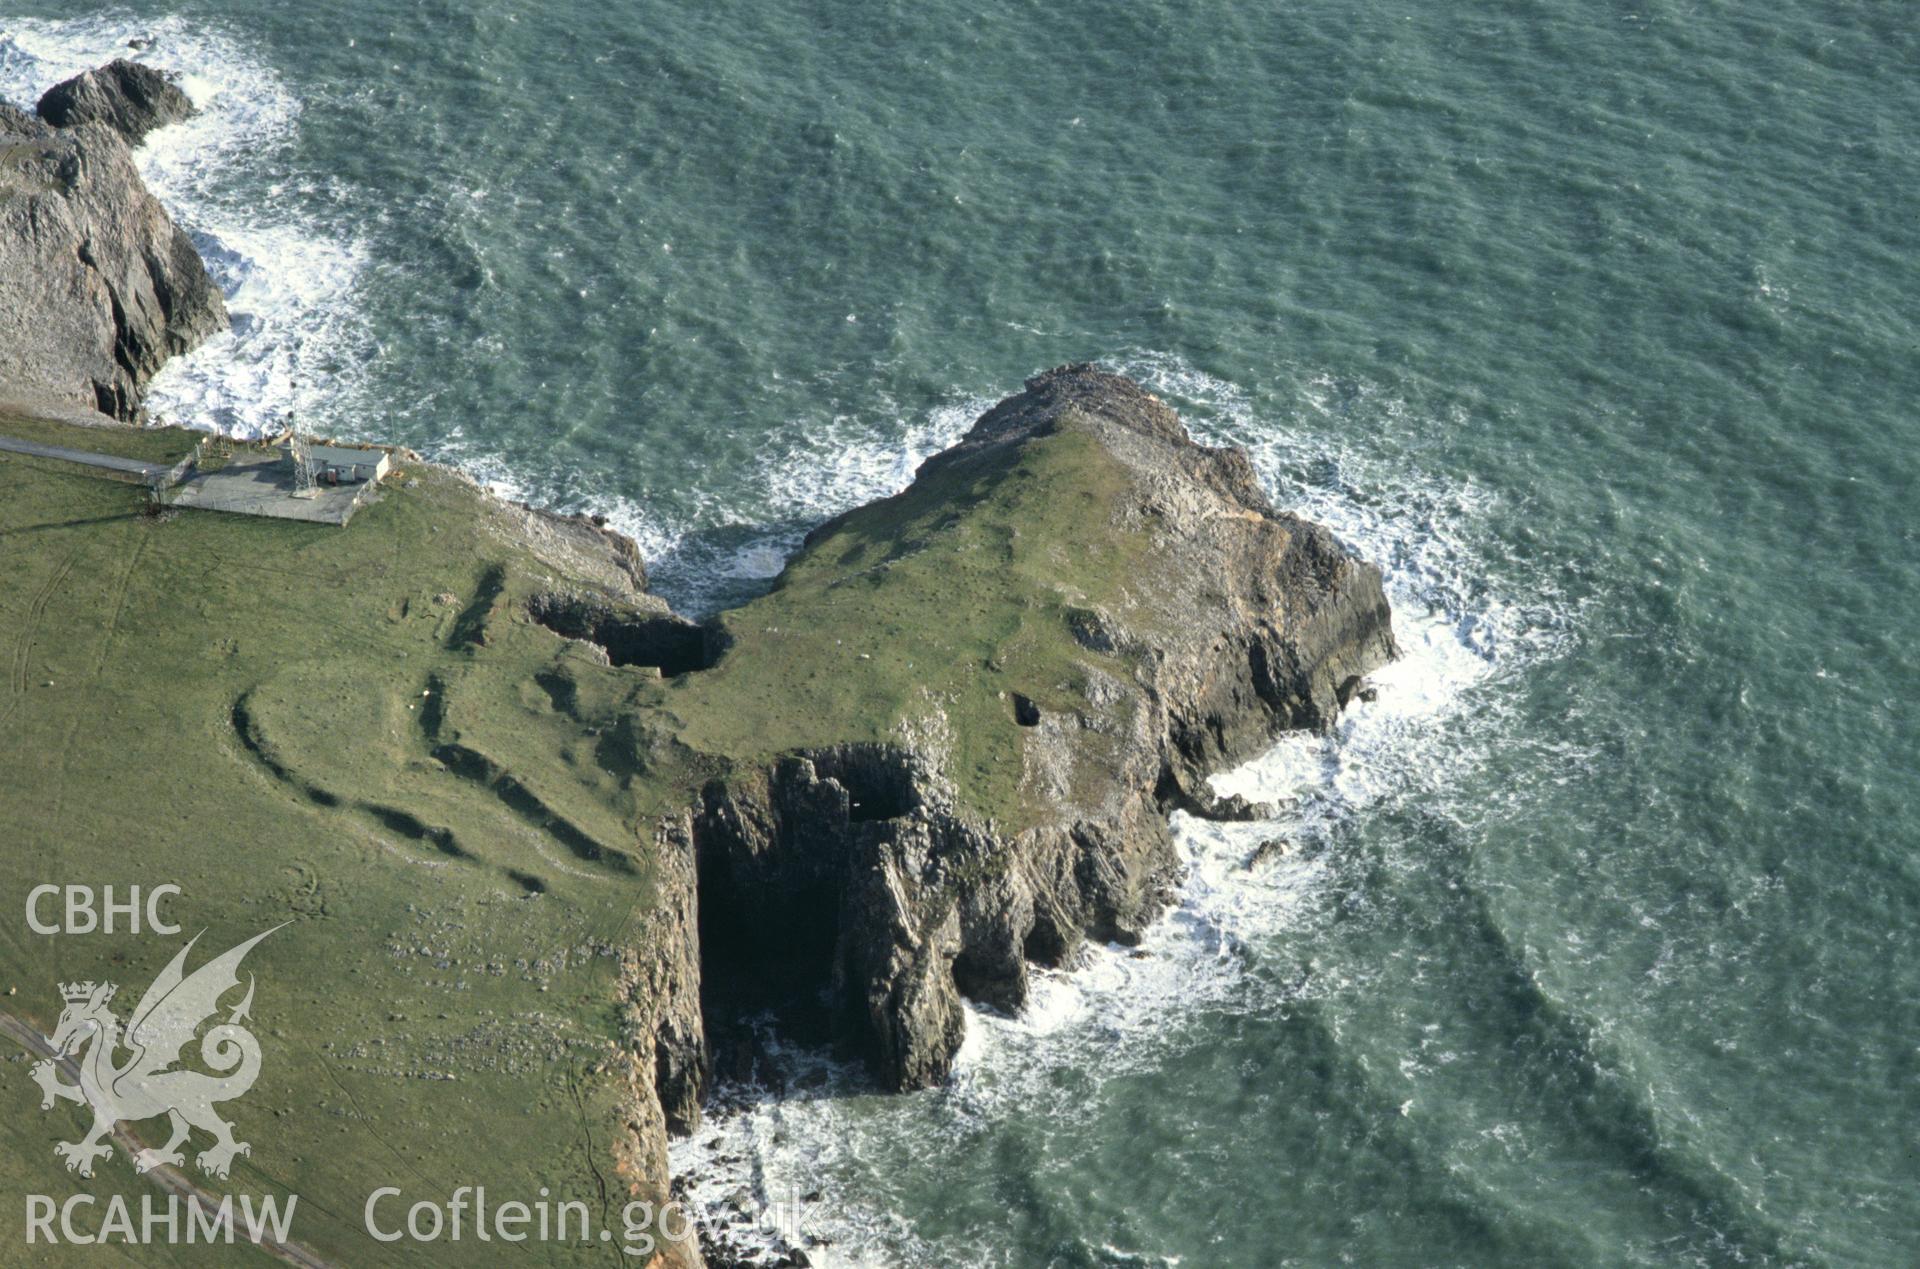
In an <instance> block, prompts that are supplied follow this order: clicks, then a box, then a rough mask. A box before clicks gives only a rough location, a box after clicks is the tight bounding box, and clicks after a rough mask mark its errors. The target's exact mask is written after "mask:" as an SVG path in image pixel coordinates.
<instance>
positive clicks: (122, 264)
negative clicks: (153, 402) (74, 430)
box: [0, 62, 227, 421]
mask: <svg viewBox="0 0 1920 1269" xmlns="http://www.w3.org/2000/svg"><path fill="white" fill-rule="evenodd" d="M191 112H192V105H191V104H190V103H189V102H188V101H187V99H186V96H185V95H184V94H183V93H181V91H180V90H179V89H178V88H177V87H176V86H174V85H173V84H172V83H171V82H169V81H168V80H167V79H166V78H165V77H163V76H162V75H160V74H159V72H157V71H154V70H151V69H150V68H147V67H144V66H138V65H135V64H133V63H129V62H114V63H112V64H111V65H109V66H106V67H104V68H102V69H100V70H98V71H89V72H87V73H86V74H84V75H80V76H78V77H76V78H74V79H72V80H68V81H67V82H66V83H63V84H60V85H58V86H57V87H55V88H53V89H51V90H50V91H48V92H47V94H46V95H45V96H44V97H42V98H41V100H40V103H39V115H38V116H37V117H36V116H34V115H30V114H28V113H26V112H25V111H23V110H20V109H17V108H15V107H13V106H9V105H7V104H5V103H0V279H4V282H3V283H0V394H4V397H3V398H0V399H6V400H10V401H13V402H15V403H19V404H22V405H44V406H50V407H55V408H59V407H67V408H73V407H79V408H91V409H94V410H97V411H99V412H100V413H101V414H104V415H107V416H109V417H111V418H115V419H120V420H123V421H133V420H135V419H137V418H139V417H140V399H141V392H142V390H143V389H144V388H145V387H146V385H147V383H148V381H149V380H151V379H152V378H153V376H154V374H155V373H157V372H158V371H159V369H160V367H161V365H162V364H163V363H164V362H165V361H166V359H167V358H168V357H172V356H177V355H178V354H180V353H183V352H186V351H188V350H190V349H192V348H194V347H196V346H197V345H199V344H200V343H201V342H202V341H203V340H205V339H207V338H208V337H209V336H211V335H214V334H216V333H218V332H219V331H222V330H224V329H225V328H226V324H227V311H226V304H225V302H224V301H223V300H222V298H221V295H220V288H219V287H217V286H216V285H214V283H213V280H212V279H211V278H210V277H208V275H207V270H206V266H205V264H204V263H203V262H202V261H201V259H200V255H199V253H198V252H197V251H195V250H194V247H193V243H192V241H191V240H189V239H188V237H187V235H186V233H185V232H184V231H183V230H182V229H180V227H179V226H178V225H176V224H174V222H173V219H172V217H170V216H169V215H168V214H167V211H166V209H165V208H164V207H162V206H161V205H160V203H159V201H158V200H157V199H155V198H154V197H153V195H152V194H151V193H149V192H148V191H147V188H146V186H145V184H144V183H143V182H142V181H141V180H140V175H139V172H138V171H137V170H136V169H135V167H134V163H133V156H132V153H131V151H130V149H129V147H130V146H132V145H137V144H139V143H140V141H141V140H143V139H144V138H145V137H146V135H147V134H148V133H149V132H150V131H152V130H153V129H154V128H157V127H160V126H163V125H164V124H167V123H170V122H175V121H177V120H179V119H183V118H185V117H187V115H188V114H190V113H191Z"/></svg>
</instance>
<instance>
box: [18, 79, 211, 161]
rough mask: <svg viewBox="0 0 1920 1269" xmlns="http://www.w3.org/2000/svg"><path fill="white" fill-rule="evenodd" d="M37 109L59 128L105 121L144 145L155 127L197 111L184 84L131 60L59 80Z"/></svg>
mask: <svg viewBox="0 0 1920 1269" xmlns="http://www.w3.org/2000/svg"><path fill="white" fill-rule="evenodd" d="M36 109H37V110H38V111H39V114H40V117H41V118H42V119H45V120H46V121H47V122H48V123H50V124H52V125H53V126H54V127H56V128H71V127H75V126H77V125H79V124H83V123H104V124H106V125H107V126H108V127H109V128H112V129H113V130H114V131H115V132H117V133H119V134H120V137H121V139H122V140H124V141H125V142H126V143H127V144H128V145H139V144H140V143H141V142H142V141H144V140H146V139H147V134H148V133H149V132H152V131H153V130H154V129H155V128H164V127H165V126H166V125H168V124H170V123H178V122H180V121H181V120H182V119H187V118H191V117H192V115H193V103H192V102H191V101H189V100H187V95H186V94H185V93H184V92H181V91H180V88H179V85H177V84H175V83H174V82H173V81H172V80H170V79H168V78H167V77H166V76H165V75H163V74H161V73H160V72H159V71H157V70H155V69H153V68H152V67H151V66H142V65H141V64H140V63H138V62H129V61H126V60H125V59H121V60H119V61H113V62H109V63H107V64H106V65H105V66H102V67H101V68H100V69H99V70H90V71H84V72H82V73H81V74H78V75H75V76H74V77H73V78H72V79H69V80H67V81H65V82H64V83H59V84H55V85H54V86H53V87H52V88H49V89H48V90H47V91H46V93H45V95H43V96H42V97H41V98H40V104H39V106H38V107H36Z"/></svg>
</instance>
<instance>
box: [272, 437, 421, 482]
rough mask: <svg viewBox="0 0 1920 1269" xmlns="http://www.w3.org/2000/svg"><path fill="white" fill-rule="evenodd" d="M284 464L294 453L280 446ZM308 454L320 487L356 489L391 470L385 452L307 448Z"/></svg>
mask: <svg viewBox="0 0 1920 1269" xmlns="http://www.w3.org/2000/svg"><path fill="white" fill-rule="evenodd" d="M281 452H282V453H284V454H286V456H287V461H288V462H289V463H291V462H292V461H293V450H292V448H291V447H289V446H282V447H281ZM307 454H308V457H309V458H310V460H311V461H312V463H313V480H314V483H315V484H319V485H359V484H365V483H366V482H368V481H375V480H379V479H380V478H381V477H382V476H385V475H386V474H387V470H388V469H389V468H390V467H392V466H393V455H391V454H389V453H388V452H387V451H386V450H384V449H352V448H348V447H346V446H342V445H310V446H308V447H307Z"/></svg>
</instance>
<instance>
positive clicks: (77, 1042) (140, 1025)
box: [33, 925, 282, 1180]
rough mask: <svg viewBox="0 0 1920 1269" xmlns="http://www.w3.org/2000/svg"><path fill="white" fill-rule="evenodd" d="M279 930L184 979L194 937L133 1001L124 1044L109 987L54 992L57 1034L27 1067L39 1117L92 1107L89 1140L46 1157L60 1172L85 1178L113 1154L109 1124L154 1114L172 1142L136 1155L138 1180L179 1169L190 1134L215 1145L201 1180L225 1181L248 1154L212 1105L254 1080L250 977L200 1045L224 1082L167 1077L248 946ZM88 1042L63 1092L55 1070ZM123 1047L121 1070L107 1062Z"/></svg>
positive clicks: (256, 1063)
mask: <svg viewBox="0 0 1920 1269" xmlns="http://www.w3.org/2000/svg"><path fill="white" fill-rule="evenodd" d="M280 928H282V927H281V926H278V925H276V926H274V927H273V930H267V931H265V932H263V933H260V934H256V935H254V936H253V937H252V938H250V939H248V940H247V941H246V942H244V943H242V944H240V945H239V946H238V947H235V948H232V949H231V950H229V951H227V952H224V953H222V954H221V955H219V956H216V957H214V958H213V959H212V960H210V961H208V962H207V963H206V964H205V965H202V966H201V967H200V968H199V969H196V970H195V971H193V973H192V974H191V975H183V974H182V968H183V967H184V966H185V964H186V961H187V953H188V952H189V951H191V950H192V948H193V945H194V944H195V943H196V942H198V941H199V938H200V936H199V935H197V934H196V935H194V937H193V938H191V939H189V940H187V945H186V946H185V947H183V948H181V949H180V950H179V952H178V953H176V954H175V955H174V958H173V960H171V961H170V962H168V964H167V967H166V968H165V969H163V970H161V971H160V975H159V977H157V978H155V979H154V980H153V985H152V986H151V987H149V988H147V994H146V995H144V996H142V997H141V998H140V1004H139V1005H138V1006H137V1007H136V1008H135V1009H134V1011H133V1017H132V1018H131V1019H130V1020H129V1021H128V1023H127V1029H126V1035H125V1038H124V1039H122V1037H121V1032H120V1023H119V1021H118V1020H117V1019H116V1018H115V1017H114V1016H113V1014H112V1012H111V1011H110V1010H109V1009H108V1008H107V1002H108V1001H110V1000H112V999H113V993H114V992H115V991H117V990H118V988H117V987H115V986H114V984H112V983H99V984H95V983H91V982H85V983H62V984H61V985H60V994H61V995H62V996H63V997H65V999H66V1002H67V1007H66V1008H65V1009H64V1010H62V1011H61V1014H60V1025H59V1026H58V1027H56V1028H55V1029H54V1032H53V1034H52V1035H51V1036H49V1037H48V1038H47V1043H48V1044H49V1045H50V1046H51V1047H52V1049H53V1054H54V1056H53V1057H51V1058H47V1059H44V1060H42V1061H40V1062H37V1063H35V1064H34V1066H33V1080H34V1082H35V1083H36V1084H38V1085H40V1090H41V1093H42V1100H41V1102H40V1109H41V1110H50V1109H52V1108H53V1103H54V1099H56V1098H59V1099H61V1100H64V1101H70V1102H81V1103H84V1104H86V1105H88V1106H91V1107H92V1108H93V1127H92V1129H91V1130H89V1131H88V1133H87V1135H86V1136H84V1137H82V1138H81V1139H80V1140H79V1141H72V1142H68V1141H63V1142H61V1143H59V1144H58V1145H56V1146H54V1148H53V1150H54V1153H55V1154H57V1155H59V1156H61V1157H62V1158H64V1159H65V1160H66V1161H67V1171H69V1172H77V1173H79V1174H80V1175H81V1176H83V1177H90V1176H92V1175H93V1163H94V1160H96V1159H99V1158H102V1157H104V1156H106V1155H109V1154H112V1153H113V1147H112V1146H110V1145H108V1144H107V1141H106V1139H107V1137H108V1136H109V1135H110V1134H111V1133H112V1132H113V1129H114V1125H115V1124H118V1123H120V1122H121V1121H122V1120H129V1121H138V1120H142V1119H150V1118H152V1117H153V1116H155V1115H161V1114H164V1115H166V1116H167V1118H168V1120H169V1121H170V1123H171V1124H172V1133H173V1135H172V1136H171V1137H170V1138H169V1139H168V1141H167V1144H166V1145H164V1146H162V1147H160V1148H159V1149H158V1150H154V1149H147V1150H142V1151H140V1152H139V1153H138V1154H137V1155H135V1156H134V1160H133V1166H134V1168H135V1170H136V1171H140V1172H147V1171H150V1170H152V1169H153V1168H156V1167H159V1166H160V1165H161V1164H173V1165H176V1166H177V1165H179V1164H180V1163H181V1162H182V1156H181V1154H180V1145H181V1143H182V1142H184V1141H186V1139H187V1136H188V1134H189V1131H190V1130H191V1129H193V1128H199V1129H201V1130H202V1131H204V1132H210V1133H212V1134H213V1136H214V1138H215V1140H214V1144H213V1145H212V1146H211V1147H210V1148H208V1149H207V1150H205V1151H203V1152H202V1153H201V1154H200V1155H199V1157H198V1158H196V1159H195V1160H194V1162H195V1163H196V1164H197V1165H198V1166H199V1168H200V1170H201V1171H202V1172H206V1173H208V1174H210V1175H212V1176H216V1177H219V1178H220V1179H221V1180H225V1179H226V1177H227V1170H228V1169H229V1168H231V1167H232V1166H233V1160H234V1157H235V1156H236V1155H243V1154H251V1153H252V1149H251V1147H249V1146H248V1145H247V1143H246V1142H244V1141H235V1140H234V1139H233V1125H232V1124H229V1123H227V1122H226V1121H224V1120H222V1119H221V1118H220V1116H219V1115H218V1114H216V1113H215V1112H214V1108H213V1107H214V1103H215V1102H225V1101H232V1100H233V1099H234V1098H236V1097H239V1096H240V1095H241V1094H243V1093H245V1092H246V1091H247V1090H248V1089H249V1088H252V1087H253V1082H254V1080H256V1079H258V1078H259V1076H260V1042H259V1041H258V1040H256V1039H254V1038H253V1033H252V1032H251V1031H249V1030H247V1029H246V1028H245V1027H243V1026H241V1025H239V1024H240V1022H241V1020H242V1019H244V1018H245V1017H246V1016H247V1010H248V1009H249V1008H251V1007H252V1005H253V976H252V975H251V974H249V975H248V976H247V994H246V997H245V998H244V999H242V1000H241V1001H240V1003H239V1004H237V1005H235V1006H234V1007H233V1011H232V1012H231V1013H230V1014H228V1015H227V1020H226V1022H225V1023H223V1024H221V1025H220V1026H216V1027H214V1028H212V1029H211V1030H210V1031H208V1032H207V1034H206V1035H205V1036H204V1037H202V1038H201V1041H200V1059H201V1060H202V1061H203V1062H205V1063H206V1064H207V1065H208V1066H209V1067H211V1068H212V1069H213V1070H215V1071H217V1072H221V1073H220V1074H217V1075H205V1074H202V1073H201V1072H199V1071H192V1070H181V1069H174V1064H175V1063H177V1062H178V1061H179V1060H180V1050H181V1049H182V1048H183V1047H184V1046H185V1045H186V1043H187V1041H189V1040H191V1039H193V1036H194V1033H195V1032H196V1031H198V1030H199V1029H200V1024H201V1023H203V1022H205V1021H206V1020H207V1019H208V1018H210V1017H212V1016H213V1015H214V1013H215V1012H217V1011H218V1009H219V1006H220V997H221V996H223V995H225V994H226V993H227V992H228V991H231V990H232V989H233V988H235V987H238V986H239V985H240V978H239V973H238V971H239V968H240V962H241V960H242V959H243V958H244V957H245V956H246V954H247V953H248V952H249V951H251V950H252V949H253V945H254V944H255V943H258V942H259V941H260V940H261V939H263V938H265V937H267V935H268V934H272V933H273V931H274V930H278V929H280ZM88 1041H92V1045H93V1047H92V1048H91V1049H89V1050H87V1052H86V1054H85V1056H83V1057H81V1058H79V1059H77V1064H78V1067H79V1076H80V1082H79V1083H78V1084H69V1083H67V1082H66V1081H65V1080H63V1079H61V1078H60V1067H59V1065H58V1063H60V1062H62V1061H64V1060H65V1059H67V1058H68V1057H70V1056H71V1055H73V1054H74V1053H75V1052H76V1051H78V1050H79V1049H80V1048H81V1047H82V1046H83V1045H85V1044H87V1043H88ZM122 1047H124V1048H125V1049H127V1050H128V1051H129V1052H130V1053H131V1056H130V1057H129V1058H128V1059H127V1060H126V1062H125V1063H124V1064H123V1065H120V1066H115V1065H114V1054H115V1052H116V1051H117V1050H118V1049H120V1048H122Z"/></svg>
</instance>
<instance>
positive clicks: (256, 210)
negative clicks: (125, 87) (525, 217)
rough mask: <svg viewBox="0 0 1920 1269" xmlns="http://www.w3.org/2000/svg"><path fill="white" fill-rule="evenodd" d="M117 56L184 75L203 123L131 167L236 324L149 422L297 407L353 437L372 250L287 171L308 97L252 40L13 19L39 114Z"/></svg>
mask: <svg viewBox="0 0 1920 1269" xmlns="http://www.w3.org/2000/svg"><path fill="white" fill-rule="evenodd" d="M136 45H137V46H136ZM116 57H124V58H128V59H129V60H133V61H139V62H144V63H147V64H149V65H152V66H154V67H156V68H158V69H161V70H164V71H169V72H172V73H174V74H176V75H178V76H179V77H180V84H181V87H182V88H183V89H184V90H185V91H186V93H187V95H188V97H189V98H191V99H192V101H193V103H194V106H195V107H196V109H197V110H198V112H199V113H198V114H196V115H195V117H194V118H192V119H189V120H187V121H185V122H183V123H178V124H174V125H172V126H171V127H167V128H162V129H161V130H160V131H158V132H155V133H153V134H152V135H151V136H150V137H148V139H147V142H146V144H145V145H143V146H141V147H140V148H139V149H138V150H136V151H135V152H134V158H135V161H136V163H137V164H138V166H139V168H140V173H141V176H142V177H143V178H144V179H145V180H146V182H147V185H148V187H149V188H150V189H152V190H153V192H154V194H155V196H156V197H158V198H159V199H160V201H161V202H162V203H163V204H165V205H166V207H167V209H168V210H169V211H170V212H171V213H172V214H173V216H174V219H175V220H176V221H177V222H178V223H179V224H180V225H181V226H182V228H184V229H185V230H186V231H187V232H188V234H189V235H191V236H192V238H193V240H194V245H195V246H197V247H198V248H199V249H200V254H201V256H202V257H203V258H204V259H205V260H206V262H207V267H208V270H209V272H211V273H212V275H213V277H214V280H215V281H216V282H217V283H218V284H219V285H220V288H221V290H222V291H223V292H224V293H225V295H226V297H227V307H228V311H229V312H230V314H231V315H232V318H233V325H232V329H231V330H230V331H229V332H226V333H223V334H220V335H218V336H216V337H215V338H213V339H211V340H209V341H207V343H206V344H204V345H202V346H201V347H200V348H198V349H196V350H194V351H193V352H192V353H189V354H187V355H186V356H184V357H176V358H174V359H172V360H171V361H169V362H168V363H167V366H166V368H165V369H163V370H162V371H161V372H160V374H159V375H158V376H156V378H155V379H154V381H153V383H152V384H151V385H150V387H149V389H148V391H147V394H146V404H147V408H148V410H149V412H150V413H151V414H152V415H153V416H154V417H155V418H156V419H159V420H163V421H166V422H171V423H178V424H181V425H183V426H187V427H197V428H203V429H208V430H216V431H221V432H225V433H228V434H230V435H236V436H259V435H264V434H267V433H270V432H273V431H277V430H278V429H279V428H280V427H281V426H282V425H283V424H284V420H285V417H286V415H287V413H288V412H289V411H298V412H299V413H300V415H301V417H302V419H303V421H304V422H306V423H307V424H308V425H309V426H311V427H313V428H314V429H315V430H316V431H322V432H331V433H339V434H343V435H344V434H349V433H351V431H352V423H351V419H350V418H349V417H348V416H347V415H346V414H345V412H344V408H343V403H344V401H345V400H346V399H347V397H348V395H349V393H350V390H351V389H352V388H353V387H354V386H355V384H356V383H357V381H358V378H359V375H360V373H361V371H362V368H363V367H364V366H365V365H366V363H367V360H368V353H369V351H370V341H369V337H368V334H367V331H366V328H365V325H364V323H363V322H362V321H361V319H360V317H359V313H358V310H357V307H356V303H355V289H356V286H357V283H358V280H359V278H360V276H361V273H362V271H363V269H364V268H365V266H366V261H367V251H366V248H365V245H364V244H363V243H362V242H360V241H359V240H357V239H354V238H352V237H343V236H342V235H340V234H338V233H336V232H332V231H330V230H329V229H328V228H327V227H326V225H325V223H324V221H325V219H326V218H325V216H324V215H323V214H322V213H323V210H324V208H325V207H326V206H328V205H329V204H331V203H332V202H334V201H336V200H335V198H334V194H335V193H337V191H331V190H329V189H327V188H326V187H325V185H324V183H323V182H319V181H317V180H313V179H309V178H305V177H303V176H302V175H301V174H300V173H299V171H298V170H297V169H296V168H295V167H294V166H292V164H291V163H290V162H289V160H288V157H287V155H288V147H289V144H290V142H291V141H292V140H293V137H294V130H295V128H296V126H297V122H298V119H299V115H300V103H299V101H298V100H297V99H296V98H295V96H294V95H293V93H292V92H291V91H290V90H289V89H288V88H287V86H286V84H285V82H284V81H283V80H282V79H281V77H280V76H279V75H278V74H277V73H276V72H275V71H274V70H273V69H272V67H271V66H269V65H268V64H267V62H266V61H265V59H264V58H263V57H261V56H259V55H258V54H257V53H256V52H255V51H254V50H253V49H251V48H250V47H249V46H248V45H247V44H246V42H245V41H244V40H242V39H240V38H239V37H237V36H234V35H232V34H230V33H228V32H225V31H222V30H219V29H216V28H213V27H210V26H207V25H204V24H200V23H190V22H188V21H186V20H184V19H182V18H179V17H162V18H157V19H153V20H146V19H141V18H136V17H133V16H132V15H129V14H125V13H108V14H103V15H98V16H91V17H85V18H70V19H53V20H48V19H34V18H22V19H0V97H4V98H5V99H6V100H8V101H11V102H13V103H14V104H16V105H20V106H25V107H27V108H29V109H31V108H32V105H33V103H34V102H35V101H37V100H38V99H39V97H40V95H41V94H42V93H44V92H45V91H46V90H47V89H48V88H51V87H52V86H53V85H54V84H56V83H59V82H60V81H61V80H63V79H66V78H68V77H70V76H72V75H76V74H79V73H80V72H81V71H83V70H88V69H91V68H93V67H95V66H99V65H102V64H103V63H105V62H108V61H111V60H113V59H114V58H116Z"/></svg>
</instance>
